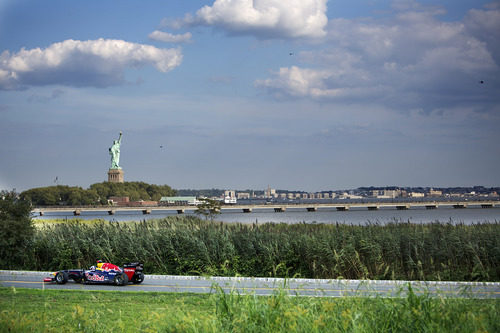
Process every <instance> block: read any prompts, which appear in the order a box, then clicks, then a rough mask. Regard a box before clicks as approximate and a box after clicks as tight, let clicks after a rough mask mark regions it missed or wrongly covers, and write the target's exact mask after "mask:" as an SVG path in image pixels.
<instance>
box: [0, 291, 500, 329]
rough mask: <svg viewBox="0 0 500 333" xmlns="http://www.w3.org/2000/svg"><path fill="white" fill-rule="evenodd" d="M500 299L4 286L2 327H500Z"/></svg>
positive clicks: (0, 307)
mask: <svg viewBox="0 0 500 333" xmlns="http://www.w3.org/2000/svg"><path fill="white" fill-rule="evenodd" d="M498 313H500V300H473V299H447V298H439V297H438V298H431V297H429V296H427V295H423V296H417V295H415V294H414V293H413V292H412V290H411V289H410V290H409V291H408V296H406V297H402V298H363V297H343V298H313V297H293V296H289V295H288V293H287V291H286V289H281V290H279V291H277V292H276V293H275V294H274V295H273V296H253V295H247V296H242V295H238V294H237V293H229V294H224V293H223V292H221V290H220V288H217V287H215V288H214V293H213V294H210V295H195V294H172V293H150V292H104V291H62V290H61V291H58V290H45V291H43V290H33V289H14V288H0V332H51V331H64V332H75V331H79V332H102V331H110V330H111V331H118V332H137V331H140V332H161V331H163V332H499V331H500V321H498Z"/></svg>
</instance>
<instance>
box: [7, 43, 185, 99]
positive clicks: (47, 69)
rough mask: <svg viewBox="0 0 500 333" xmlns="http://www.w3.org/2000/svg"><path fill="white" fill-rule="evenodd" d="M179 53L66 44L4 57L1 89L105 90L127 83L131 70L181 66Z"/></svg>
mask: <svg viewBox="0 0 500 333" xmlns="http://www.w3.org/2000/svg"><path fill="white" fill-rule="evenodd" d="M181 61H182V53H181V51H180V50H179V49H159V48H156V47H154V46H151V45H144V44H136V43H130V42H126V41H123V40H111V39H98V40H89V41H79V40H72V39H69V40H65V41H63V42H60V43H54V44H52V45H50V46H49V47H47V48H46V49H40V48H35V49H31V50H26V49H24V48H23V49H21V50H20V51H19V52H17V53H13V54H11V53H10V52H9V51H4V52H3V53H2V54H1V55H0V89H19V88H22V87H24V86H30V85H49V84H61V85H70V86H96V87H105V86H110V85H116V84H121V83H123V82H124V78H123V76H124V74H123V72H124V70H125V69H126V68H129V67H134V68H137V67H142V66H145V65H153V66H154V67H156V69H158V70H159V71H161V72H168V71H170V70H172V69H173V68H175V67H177V66H179V65H180V64H181Z"/></svg>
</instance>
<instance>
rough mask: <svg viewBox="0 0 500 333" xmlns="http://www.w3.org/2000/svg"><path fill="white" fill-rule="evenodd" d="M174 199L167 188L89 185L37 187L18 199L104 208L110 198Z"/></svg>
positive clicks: (134, 184) (137, 184) (38, 203)
mask: <svg viewBox="0 0 500 333" xmlns="http://www.w3.org/2000/svg"><path fill="white" fill-rule="evenodd" d="M174 195H176V191H175V190H174V189H172V188H171V187H170V186H168V185H154V184H147V183H144V182H124V183H110V182H102V183H96V184H92V185H90V187H89V188H88V189H83V188H81V187H78V186H67V185H57V186H47V187H38V188H33V189H30V190H27V191H24V192H21V194H20V195H19V197H20V199H22V200H26V201H28V202H30V203H31V204H32V205H33V206H56V205H63V206H88V205H106V204H107V203H108V198H109V197H129V199H130V201H139V200H145V201H149V200H152V201H158V200H160V199H161V197H163V196H174Z"/></svg>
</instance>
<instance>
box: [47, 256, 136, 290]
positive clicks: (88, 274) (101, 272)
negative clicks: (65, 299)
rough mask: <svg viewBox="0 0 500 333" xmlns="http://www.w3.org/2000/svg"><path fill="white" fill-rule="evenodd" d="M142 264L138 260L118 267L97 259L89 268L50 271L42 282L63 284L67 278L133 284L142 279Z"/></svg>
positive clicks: (103, 282) (78, 280)
mask: <svg viewBox="0 0 500 333" xmlns="http://www.w3.org/2000/svg"><path fill="white" fill-rule="evenodd" d="M143 270H144V265H143V264H142V263H140V262H132V263H126V264H124V265H123V267H118V266H116V265H113V264H111V263H105V262H102V261H100V260H99V261H97V265H96V266H92V267H90V269H67V270H62V271H58V272H54V273H52V276H50V277H47V278H45V279H44V280H43V281H44V282H55V283H57V284H65V283H66V282H68V281H69V280H74V281H75V282H77V283H84V284H114V285H117V286H125V285H127V284H128V283H129V282H132V283H134V284H138V283H141V282H142V281H144V273H143Z"/></svg>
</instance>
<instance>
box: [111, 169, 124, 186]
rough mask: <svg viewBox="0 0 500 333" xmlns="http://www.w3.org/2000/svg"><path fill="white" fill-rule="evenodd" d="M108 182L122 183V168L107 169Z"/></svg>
mask: <svg viewBox="0 0 500 333" xmlns="http://www.w3.org/2000/svg"><path fill="white" fill-rule="evenodd" d="M108 182H109V183H123V170H122V169H109V171H108Z"/></svg>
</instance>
